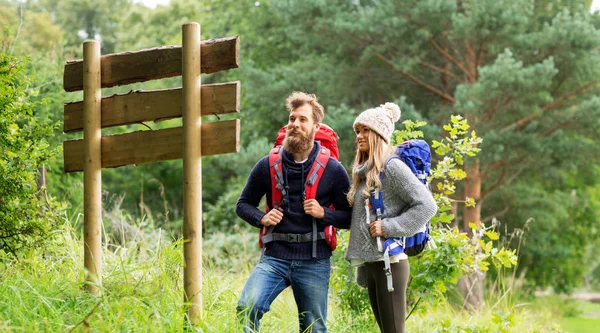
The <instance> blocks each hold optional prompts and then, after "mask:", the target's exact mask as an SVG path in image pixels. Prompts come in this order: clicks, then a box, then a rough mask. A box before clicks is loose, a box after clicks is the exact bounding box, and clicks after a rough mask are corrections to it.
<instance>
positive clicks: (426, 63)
mask: <svg viewBox="0 0 600 333" xmlns="http://www.w3.org/2000/svg"><path fill="white" fill-rule="evenodd" d="M419 63H420V64H421V65H423V66H425V67H427V68H429V69H433V70H434V71H436V72H439V73H442V74H446V75H448V76H450V77H451V78H453V79H455V80H457V81H459V82H464V81H463V80H462V79H461V78H460V77H459V76H458V75H456V74H454V73H452V72H451V71H449V70H445V69H443V68H439V67H437V66H435V65H432V64H430V63H428V62H425V61H423V60H419Z"/></svg>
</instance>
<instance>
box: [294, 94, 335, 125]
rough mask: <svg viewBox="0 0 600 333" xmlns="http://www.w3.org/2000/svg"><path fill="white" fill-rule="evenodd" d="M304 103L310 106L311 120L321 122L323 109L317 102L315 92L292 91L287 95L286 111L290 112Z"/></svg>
mask: <svg viewBox="0 0 600 333" xmlns="http://www.w3.org/2000/svg"><path fill="white" fill-rule="evenodd" d="M304 104H308V105H310V106H311V107H312V116H313V121H314V122H315V123H317V124H319V123H321V122H322V121H323V118H324V117H325V109H324V108H323V106H322V105H321V104H319V99H318V98H317V96H316V95H315V94H307V93H305V92H302V91H294V92H293V93H291V95H289V96H288V98H287V100H286V102H285V107H286V108H287V109H288V112H292V111H294V110H296V109H297V108H299V107H301V106H303V105H304Z"/></svg>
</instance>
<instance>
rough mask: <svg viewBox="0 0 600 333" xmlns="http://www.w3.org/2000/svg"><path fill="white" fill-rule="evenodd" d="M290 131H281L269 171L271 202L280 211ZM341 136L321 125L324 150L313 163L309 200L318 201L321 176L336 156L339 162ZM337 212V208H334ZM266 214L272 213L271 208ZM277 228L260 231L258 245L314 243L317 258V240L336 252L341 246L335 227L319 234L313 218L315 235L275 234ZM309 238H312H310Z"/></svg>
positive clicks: (309, 175)
mask: <svg viewBox="0 0 600 333" xmlns="http://www.w3.org/2000/svg"><path fill="white" fill-rule="evenodd" d="M286 132H287V126H284V127H283V128H281V129H280V130H279V133H278V134H277V139H276V140H275V144H274V145H273V149H271V152H270V153H269V171H270V174H271V200H272V205H271V207H273V208H274V209H278V208H279V207H280V206H281V198H282V196H283V194H284V192H285V188H284V187H283V172H282V168H281V145H282V143H283V139H285V133H286ZM337 140H338V136H337V134H336V133H335V131H334V130H333V129H332V128H331V127H329V126H327V125H325V124H321V127H320V129H319V131H318V132H317V133H316V134H315V141H319V143H320V144H321V151H320V152H319V153H318V155H317V157H316V158H315V161H314V162H313V165H312V167H311V168H310V171H309V172H308V177H307V180H306V192H305V196H306V199H314V198H315V197H316V194H317V188H318V186H319V181H320V180H321V176H322V175H323V172H324V171H325V167H327V162H328V161H329V157H330V156H331V157H333V158H335V159H336V160H337V159H338V158H339V150H338V147H337ZM330 208H332V209H333V206H330ZM266 211H267V212H268V211H269V206H268V205H267V207H266ZM273 229H274V227H266V226H263V227H262V228H261V229H260V233H259V236H258V246H259V247H260V248H263V246H264V244H266V243H269V242H272V241H286V242H308V241H312V243H313V251H312V252H313V253H312V256H313V258H315V257H316V256H317V240H319V239H325V241H326V242H327V244H328V245H329V247H330V248H331V250H332V251H333V250H335V248H336V247H337V232H336V228H335V227H334V226H331V225H328V226H326V227H325V230H324V231H323V232H319V233H317V222H316V220H315V219H314V218H313V232H312V235H311V234H304V235H303V234H288V233H285V234H283V233H274V232H273ZM307 237H309V238H307Z"/></svg>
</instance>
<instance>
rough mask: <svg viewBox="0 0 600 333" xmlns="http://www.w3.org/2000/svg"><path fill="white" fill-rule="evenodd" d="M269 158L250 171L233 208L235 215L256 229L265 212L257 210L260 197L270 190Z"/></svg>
mask: <svg viewBox="0 0 600 333" xmlns="http://www.w3.org/2000/svg"><path fill="white" fill-rule="evenodd" d="M269 178H270V174H269V157H268V156H266V157H264V158H262V159H260V160H259V161H258V162H257V163H256V165H255V166H254V168H252V171H250V176H249V177H248V181H247V182H246V185H245V186H244V189H243V190H242V193H241V195H240V198H239V199H238V201H237V204H236V207H235V213H236V214H237V215H238V216H239V217H240V218H241V219H242V220H244V221H246V222H248V223H249V224H250V225H252V226H255V227H257V228H260V227H261V224H260V220H261V219H262V218H263V216H265V214H266V213H265V212H264V211H262V210H260V209H258V204H259V203H260V200H261V199H262V197H263V196H264V195H265V194H266V193H267V189H269V190H270V185H271V183H270V181H269Z"/></svg>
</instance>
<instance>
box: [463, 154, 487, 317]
mask: <svg viewBox="0 0 600 333" xmlns="http://www.w3.org/2000/svg"><path fill="white" fill-rule="evenodd" d="M479 163H480V161H479V159H478V158H477V159H474V160H470V161H465V171H466V172H467V178H466V180H465V196H466V197H467V198H473V199H475V202H476V205H475V207H465V208H464V212H463V229H464V231H465V232H466V233H467V234H468V235H469V237H478V235H473V232H472V230H471V228H470V227H469V223H471V222H472V223H474V224H475V225H476V226H477V227H480V226H481V203H480V202H479V200H480V198H481V174H480V165H479ZM484 278H485V274H484V273H483V272H475V273H473V274H471V275H463V277H461V278H460V280H459V282H458V287H459V289H460V291H461V293H462V295H463V298H464V303H463V307H464V308H465V309H466V310H468V311H469V312H475V311H477V310H479V309H481V307H482V306H483V279H484Z"/></svg>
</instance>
